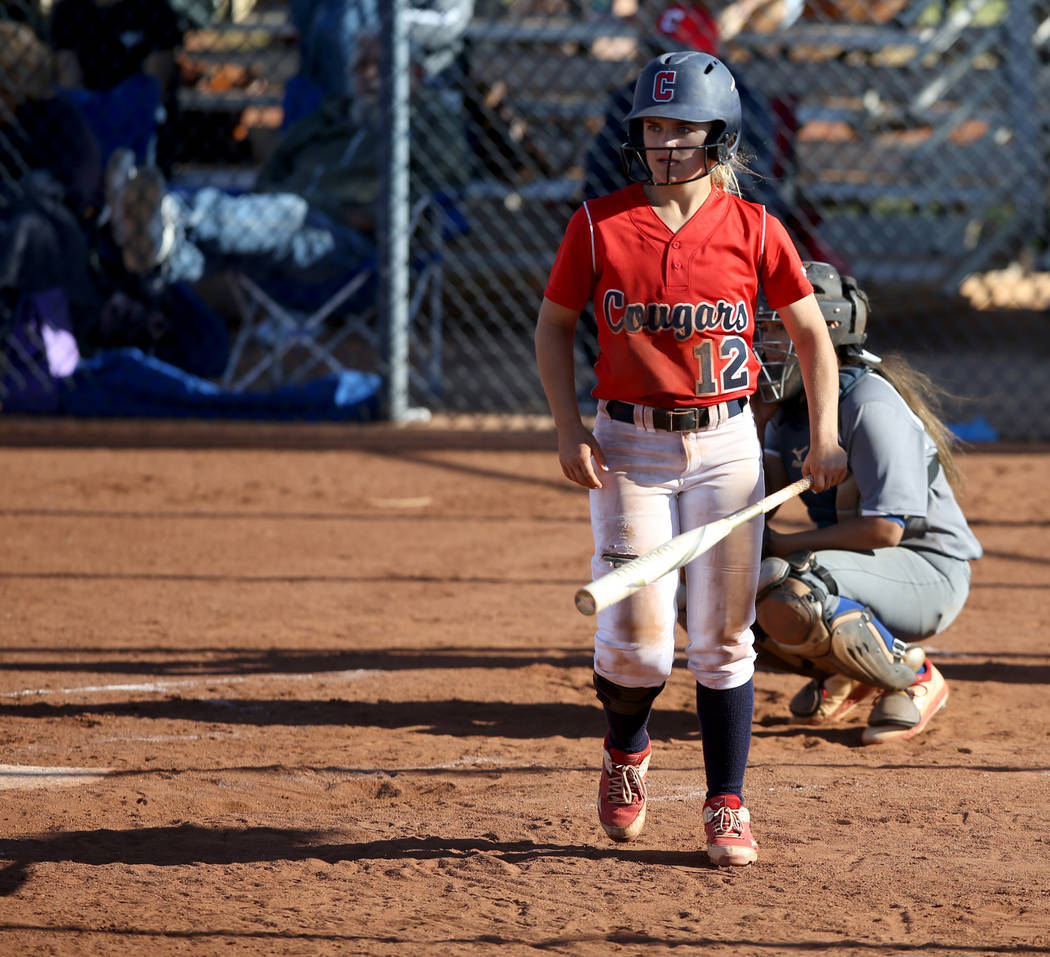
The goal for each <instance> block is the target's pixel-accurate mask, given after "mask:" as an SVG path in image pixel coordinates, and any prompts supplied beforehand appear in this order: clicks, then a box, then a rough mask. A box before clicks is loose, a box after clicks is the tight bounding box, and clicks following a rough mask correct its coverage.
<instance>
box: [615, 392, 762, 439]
mask: <svg viewBox="0 0 1050 957" xmlns="http://www.w3.org/2000/svg"><path fill="white" fill-rule="evenodd" d="M745 405H747V399H730V400H729V401H728V402H727V403H726V409H727V411H728V415H727V416H726V417H727V418H730V419H731V418H732V417H733V416H734V415H739V414H740V413H741V412H743V411H744V406H745ZM636 408H638V406H635V405H632V404H631V403H630V402H621V401H620V400H619V399H609V400H608V401H607V402H606V403H605V411H606V412H608V413H609V418H610V419H616V421H617V422H630V423H633V422H634V410H635V409H636ZM710 424H711V409H710V408H709V407H707V406H703V405H702V406H699V407H698V408H692V409H653V428H654V429H659V430H660V431H661V432H693V431H695V430H696V429H705V428H707V426H709V425H710Z"/></svg>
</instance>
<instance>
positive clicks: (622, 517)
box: [590, 403, 765, 690]
mask: <svg viewBox="0 0 1050 957" xmlns="http://www.w3.org/2000/svg"><path fill="white" fill-rule="evenodd" d="M639 418H641V417H639ZM718 419H719V421H717V422H716V423H715V424H713V425H711V426H708V427H707V428H706V429H701V430H697V431H694V432H663V431H656V430H653V429H652V428H647V427H646V426H645V425H644V419H643V424H630V423H626V422H618V421H614V420H613V419H610V418H609V416H608V414H607V413H606V412H604V411H603V407H602V404H601V403H600V404H599V411H598V414H597V417H596V420H595V426H594V435H595V438H596V439H597V440H598V442H599V444H600V445H601V447H602V450H603V452H604V453H605V456H606V461H607V463H608V466H609V471H608V472H605V473H599V476H600V478H601V480H602V484H603V487H602V488H600V489H593V490H592V491H591V492H590V505H591V526H592V530H593V532H594V556H593V558H592V560H591V572H592V577H594V578H597V577H599V576H601V575H605V574H607V573H608V572H609V571H611V570H612V569H613V568H614V567H615V566H616V565H617V564H618V563H622V561H623V560H626V559H629V558H632V557H635V556H637V555H642V554H644V553H645V552H647V551H649V550H650V549H653V548H655V547H656V546H658V545H660V544H662V543H663V542H666V541H667V540H668V539H670V538H673V537H674V536H676V535H678V534H680V533H681V532H683V531H687V530H689V529H692V528H696V527H698V526H700V525H704V524H706V523H708V522H713V521H715V520H717V519H720V518H725V517H726V516H727V515H730V514H731V513H733V512H736V511H738V510H739V509H742V508H746V507H747V506H748V505H752V504H754V503H755V502H757V501H758V500H759V499H760V498H762V496H763V495H764V493H765V490H764V479H763V474H762V457H761V450H760V446H759V442H758V436H757V433H756V431H755V422H754V419H753V417H752V415H751V409H750V407H749V406H745V407H744V409H743V411H741V412H740V413H739V414H737V415H735V416H733V417H732V418H729V419H725V418H724V407H723V412H722V414H720V415H719V416H718ZM761 548H762V519H761V518H756V519H755V520H754V521H752V522H747V523H746V524H744V525H743V526H741V527H740V528H738V529H736V530H734V531H733V532H732V533H731V534H730V535H729V536H728V537H727V538H725V539H723V540H722V541H721V542H719V543H718V544H717V545H716V546H715V547H714V548H712V549H710V550H709V551H707V552H705V553H704V554H703V555H700V556H699V557H698V558H696V559H694V560H693V561H692V562H690V563H689V565H687V566H686V568H685V588H686V603H687V615H688V632H689V640H688V644H687V645H686V662H687V666H688V668H689V671H690V672H691V673H692V674H693V676H694V677H695V678H696V680H697V681H699V682H700V684H702V685H704V686H705V687H707V688H714V689H716V690H727V689H730V688H736V687H739V686H740V685H742V684H745V683H746V682H747V681H748V680H749V679H750V678H751V676H752V675H753V674H754V661H755V654H754V651H753V649H752V643H753V636H752V633H751V625H752V623H753V622H754V620H755V591H756V589H757V586H758V571H759V566H760V564H761ZM678 583H679V575H678V572H672V573H670V574H668V575H665V576H664V577H663V578H662V579H660V580H659V581H657V582H654V583H653V584H652V585H649V586H647V587H646V588H643V589H641V590H640V591H638V592H635V593H634V594H633V595H632V596H630V597H629V598H626V599H624V600H623V601H621V602H618V603H617V604H614V605H612V606H610V607H609V608H607V609H605V610H604V611H600V612H599V613H598V615H597V631H596V632H595V636H594V670H595V671H596V672H597V673H598V674H600V675H602V676H603V677H605V678H607V679H608V680H609V681H612V682H615V683H616V684H618V685H622V686H624V687H629V688H642V687H656V686H657V685H660V684H662V683H663V682H664V681H665V680H666V679H667V677H668V676H669V675H670V673H671V666H672V663H673V661H674V655H675V623H676V620H677V602H676V592H677V589H678Z"/></svg>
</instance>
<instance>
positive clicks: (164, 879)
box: [0, 426, 1050, 957]
mask: <svg viewBox="0 0 1050 957" xmlns="http://www.w3.org/2000/svg"><path fill="white" fill-rule="evenodd" d="M5 428H6V431H5ZM63 428H64V431H61V430H60V431H61V436H62V437H63V441H65V442H66V447H63V448H48V447H43V446H42V445H41V446H37V445H36V444H35V442H36V441H41V442H44V441H47V438H48V436H47V435H46V430H39V429H38V430H37V431H36V432H34V431H33V428H28V429H23V430H21V431H19V429H18V428H12V427H10V426H7V427H4V428H0V443H6V445H7V447H6V448H4V449H3V452H2V454H3V458H4V462H3V469H2V473H0V475H2V477H0V491H2V495H0V530H2V541H3V548H2V550H0V587H2V596H3V600H2V602H0V616H2V617H0V620H2V626H3V646H2V651H0V655H2V657H0V740H2V742H3V745H4V748H3V753H2V755H0V761H2V762H3V767H0V789H2V790H3V801H2V821H3V829H2V833H0V954H4V955H6V954H11V955H15V954H18V955H21V954H62V955H67V954H68V955H72V954H76V955H83V954H92V955H94V954H122V955H123V954H129V953H134V954H139V953H142V954H151V955H155V954H156V955H167V954H209V955H210V954H253V955H256V954H303V955H306V954H310V955H312V954H323V955H328V954H332V955H336V954H338V955H343V954H405V955H417V954H423V955H438V954H442V955H445V954H447V955H474V954H496V953H498V954H500V955H501V957H502V955H507V957H513V955H519V954H538V953H543V954H580V955H599V954H600V955H608V954H645V955H649V954H671V953H675V954H689V953H695V952H699V951H700V949H701V947H703V953H705V954H711V955H723V954H726V955H727V954H733V955H763V957H768V955H781V954H788V955H795V954H822V955H836V957H837V955H888V954H907V953H912V952H919V951H921V952H923V953H925V954H935V955H936V954H942V955H951V957H958V955H971V954H972V955H978V954H979V955H985V954H995V955H1002V954H1011V955H1013V954H1048V953H1050V896H1048V895H1050V891H1048V888H1050V829H1048V826H1047V823H1046V822H1047V811H1048V805H1050V721H1048V717H1050V702H1048V688H1050V644H1048V641H1047V626H1046V622H1047V617H1048V616H1047V607H1048V598H1047V594H1048V588H1050V558H1048V556H1050V502H1048V500H1047V499H1046V498H1045V496H1044V495H1043V492H1044V491H1045V489H1046V487H1047V485H1048V481H1047V480H1048V478H1050V449H1046V448H1035V447H1023V446H1022V447H1017V448H1006V447H997V448H989V449H984V450H981V451H980V452H973V453H970V454H968V455H966V456H965V457H964V458H963V466H964V469H965V473H966V476H967V490H966V493H965V495H964V497H963V501H964V504H965V508H966V510H967V512H968V514H969V515H970V516H971V518H972V519H973V523H974V529H975V531H976V532H977V534H978V536H979V537H980V538H981V540H982V542H983V544H984V546H985V548H986V550H987V556H986V558H984V559H983V560H982V561H981V562H980V563H978V564H977V565H976V566H975V574H974V589H973V593H972V597H971V600H970V603H969V605H968V606H967V608H966V610H965V611H964V613H963V615H962V616H961V618H960V619H959V621H958V622H957V623H956V625H955V626H953V627H952V628H951V629H950V630H949V631H948V632H947V633H946V634H944V635H942V636H940V637H939V638H938V639H937V640H936V642H935V643H934V645H933V646H932V647H931V648H930V654H931V657H933V658H934V659H935V660H936V662H937V664H938V666H939V667H940V668H941V669H942V670H943V672H944V674H945V676H946V678H947V679H948V682H949V685H950V688H951V698H950V700H949V702H948V705H947V707H946V709H945V710H944V711H943V712H941V713H940V714H939V715H938V716H937V717H936V718H935V719H934V720H933V722H932V723H931V725H930V728H929V730H928V731H927V733H926V734H924V735H922V736H921V737H919V738H917V739H915V740H913V741H911V742H906V743H902V744H894V745H882V746H876V747H870V748H865V747H862V746H861V745H860V743H859V742H860V733H861V728H862V727H863V715H862V716H859V717H857V718H855V719H851V720H849V721H848V722H847V723H845V724H842V725H839V726H835V727H832V728H826V729H819V730H817V729H810V728H803V727H797V726H794V725H792V724H790V723H789V722H788V721H787V720H786V715H787V701H788V699H789V698H790V696H791V695H792V694H793V693H794V691H795V690H796V689H797V687H798V686H799V684H800V681H801V679H796V678H792V677H790V676H785V675H775V674H768V673H760V674H759V675H758V676H757V679H756V689H757V690H756V698H757V713H756V720H755V726H754V742H753V748H752V763H751V769H750V772H749V776H748V782H747V797H748V803H749V805H750V807H751V810H752V814H753V816H754V821H755V832H756V837H757V838H758V840H759V842H760V844H761V857H760V860H759V863H758V864H757V865H755V866H754V867H751V868H748V869H745V870H743V871H741V872H734V873H726V872H724V871H719V870H717V869H715V868H712V867H710V866H708V865H707V864H706V863H705V861H704V858H703V856H702V855H701V853H700V850H699V849H700V841H699V839H698V833H699V831H700V826H699V809H700V803H701V801H702V789H703V774H702V768H701V766H700V761H701V758H700V744H699V739H698V734H697V730H696V718H695V714H694V713H693V708H692V705H693V686H692V683H691V680H690V679H689V676H688V674H687V672H686V671H685V669H684V668H683V667H682V666H681V663H679V666H678V668H677V669H676V672H675V674H674V676H673V677H672V679H671V680H670V681H669V683H668V686H667V690H666V691H665V692H664V694H663V695H662V696H661V698H660V699H659V700H658V703H657V712H656V714H655V716H654V718H653V720H652V723H651V730H652V733H653V737H654V756H653V765H652V770H651V772H650V787H651V802H652V803H651V811H650V817H649V824H648V825H647V830H646V831H645V833H644V835H643V837H642V839H641V840H639V841H638V842H637V843H634V844H630V845H626V846H623V845H615V844H613V843H611V842H609V841H608V840H606V839H605V837H604V835H602V834H601V833H600V830H599V829H598V827H597V822H596V819H595V813H594V810H593V799H594V794H595V792H596V786H597V772H596V768H597V766H598V761H599V753H600V752H599V747H600V735H601V733H602V730H603V720H602V716H601V712H600V709H599V707H598V704H597V702H596V700H595V698H594V695H593V691H592V690H591V688H590V624H589V620H588V619H585V618H583V617H582V616H580V615H579V614H577V613H576V611H575V610H574V607H573V602H572V596H573V592H574V590H575V588H576V587H577V586H578V585H579V584H581V583H582V581H584V580H585V579H586V570H587V568H588V553H589V526H588V521H587V507H586V495H585V493H583V492H582V491H579V490H575V489H573V488H571V487H570V486H568V485H567V484H566V483H565V482H564V481H563V480H562V479H561V477H560V473H559V471H558V468H557V463H556V461H555V457H554V454H553V451H552V449H553V441H552V437H551V436H550V435H548V434H544V433H539V434H536V433H533V434H520V435H507V434H502V433H493V432H475V433H456V434H452V433H435V432H433V431H420V432H396V431H394V430H390V429H386V428H376V429H367V428H343V427H337V428H331V429H321V428H318V429H313V430H311V429H306V428H303V429H295V428H294V427H289V428H287V429H277V430H266V429H259V428H255V427H252V426H237V427H228V428H226V429H224V430H218V431H216V430H211V431H209V430H198V431H197V432H194V431H193V430H192V429H188V428H187V427H173V428H170V429H167V430H164V429H159V428H156V427H155V428H152V429H150V428H146V427H141V428H137V429H132V430H129V429H124V430H123V431H122V430H121V429H120V428H116V427H112V428H109V429H108V431H107V429H105V428H101V429H96V430H95V431H94V432H92V431H91V430H90V429H88V428H87V427H85V426H81V427H80V428H76V427H63ZM56 434H59V433H57V432H56ZM34 435H36V439H34V438H33V436H34ZM98 443H102V444H103V445H106V444H108V445H109V446H110V447H101V446H99V447H93V446H96V445H98ZM216 443H218V444H220V445H227V446H231V445H232V446H238V447H235V448H215V447H208V446H209V445H212V444H216ZM77 446H81V447H77ZM147 446H153V447H147ZM799 520H800V517H799V514H798V512H797V511H794V510H792V511H790V512H789V514H787V515H786V516H784V518H783V519H782V523H783V524H785V525H787V526H790V525H792V524H796V525H797V523H798V522H799Z"/></svg>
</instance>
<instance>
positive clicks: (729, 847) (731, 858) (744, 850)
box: [704, 794, 758, 867]
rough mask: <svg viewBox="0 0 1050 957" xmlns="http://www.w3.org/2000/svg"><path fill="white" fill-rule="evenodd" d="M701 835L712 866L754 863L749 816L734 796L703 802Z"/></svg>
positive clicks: (754, 856) (715, 797)
mask: <svg viewBox="0 0 1050 957" xmlns="http://www.w3.org/2000/svg"><path fill="white" fill-rule="evenodd" d="M704 834H705V835H706V836H707V856H708V857H709V858H710V859H711V863H712V864H717V865H718V866H719V867H721V866H724V865H728V866H734V865H742V864H753V863H754V862H755V861H756V860H758V844H756V843H755V839H754V838H753V837H752V836H751V814H750V813H749V812H748V810H747V808H746V807H744V805H743V803H742V802H741V800H740V798H738V797H737V796H736V795H735V794H716V795H715V796H714V797H709V798H708V799H707V800H706V801H704Z"/></svg>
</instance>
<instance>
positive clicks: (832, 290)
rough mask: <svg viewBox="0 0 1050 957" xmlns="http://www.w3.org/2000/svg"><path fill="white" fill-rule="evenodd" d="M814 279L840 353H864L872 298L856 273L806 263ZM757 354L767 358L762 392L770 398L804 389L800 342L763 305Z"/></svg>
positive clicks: (776, 399) (760, 384)
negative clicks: (866, 292) (799, 355)
mask: <svg viewBox="0 0 1050 957" xmlns="http://www.w3.org/2000/svg"><path fill="white" fill-rule="evenodd" d="M803 266H804V267H805V270H806V278H807V279H809V281H810V282H811V283H812V284H813V291H814V294H815V295H816V297H817V305H818V306H820V311H821V314H822V315H823V316H824V321H825V322H826V323H827V324H828V333H829V334H830V336H831V343H832V345H833V346H834V347H835V351H836V352H838V353H839V355H846V356H848V355H850V354H851V353H852V352H860V351H862V350H861V347H862V346H863V345H864V342H865V340H866V339H867V338H868V333H867V326H868V297H867V295H865V293H864V292H863V291H862V290H861V289H860V288H859V287H858V286H857V281H856V280H855V279H854V278H853V277H852V276H840V275H839V272H838V270H837V269H836V268H835V267H834V266H831V265H829V264H828V263H815V262H807V263H803ZM755 353H756V354H757V355H758V358H759V360H760V361H761V363H762V368H761V369H760V370H759V378H758V393H759V395H760V396H761V397H762V398H763V399H764V400H765V401H767V402H783V401H784V400H785V399H791V398H794V397H795V396H796V395H798V394H799V393H800V392H801V391H802V370H801V368H800V367H799V362H798V354H797V353H796V352H795V344H794V343H793V342H792V341H791V336H789V335H788V332H787V329H786V328H785V327H784V323H783V321H782V320H781V318H780V316H778V315H777V314H776V312H775V311H774V310H772V309H769V308H768V307H760V308H759V309H758V312H757V315H756V316H755Z"/></svg>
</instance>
